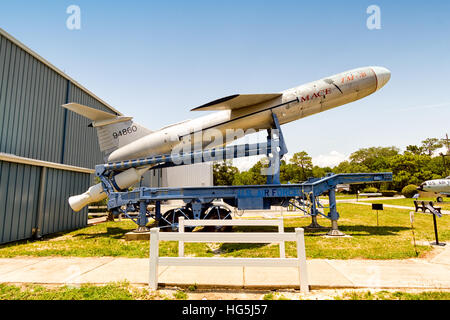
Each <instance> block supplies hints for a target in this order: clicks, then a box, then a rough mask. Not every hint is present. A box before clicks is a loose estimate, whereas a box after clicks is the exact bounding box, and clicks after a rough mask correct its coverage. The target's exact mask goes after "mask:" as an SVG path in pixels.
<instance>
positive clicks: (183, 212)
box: [158, 208, 194, 232]
mask: <svg viewBox="0 0 450 320" xmlns="http://www.w3.org/2000/svg"><path fill="white" fill-rule="evenodd" d="M180 217H184V219H186V220H190V219H193V218H194V214H193V213H192V211H191V210H189V209H186V208H176V209H170V210H168V211H166V213H164V214H163V215H162V217H161V219H159V221H158V227H159V228H160V231H165V232H170V231H175V232H177V231H178V219H179V218H180ZM192 230H194V227H184V231H186V232H191V231H192Z"/></svg>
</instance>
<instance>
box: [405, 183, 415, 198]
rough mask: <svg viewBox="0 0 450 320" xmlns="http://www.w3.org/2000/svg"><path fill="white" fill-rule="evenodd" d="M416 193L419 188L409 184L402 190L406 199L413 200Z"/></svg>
mask: <svg viewBox="0 0 450 320" xmlns="http://www.w3.org/2000/svg"><path fill="white" fill-rule="evenodd" d="M416 193H417V186H416V185H414V184H409V185H407V186H406V187H404V188H403V189H402V194H403V195H404V196H405V197H406V198H412V197H413V195H415V194H416Z"/></svg>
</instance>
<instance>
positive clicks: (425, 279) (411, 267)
mask: <svg viewBox="0 0 450 320" xmlns="http://www.w3.org/2000/svg"><path fill="white" fill-rule="evenodd" d="M329 263H330V265H332V266H333V267H334V268H335V269H337V270H338V271H340V272H341V273H342V274H345V276H346V277H347V278H348V279H349V280H350V281H351V282H353V283H354V285H355V287H358V288H440V289H444V288H450V267H449V266H446V265H438V264H431V263H427V262H423V261H419V260H416V259H408V260H390V261H384V260H348V261H346V260H330V261H329Z"/></svg>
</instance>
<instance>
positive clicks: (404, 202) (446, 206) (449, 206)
mask: <svg viewBox="0 0 450 320" xmlns="http://www.w3.org/2000/svg"><path fill="white" fill-rule="evenodd" d="M444 199H446V198H444ZM414 200H415V199H411V198H400V199H389V200H376V199H370V200H364V202H370V203H373V202H377V203H385V204H394V205H398V206H406V207H411V208H414ZM418 200H419V201H433V202H434V203H433V205H434V206H436V207H441V208H442V210H450V203H439V202H436V199H432V198H419V199H418Z"/></svg>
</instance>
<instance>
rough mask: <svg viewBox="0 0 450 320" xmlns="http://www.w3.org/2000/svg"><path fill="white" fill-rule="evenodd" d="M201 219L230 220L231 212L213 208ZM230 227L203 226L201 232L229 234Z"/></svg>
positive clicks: (217, 207) (216, 207)
mask: <svg viewBox="0 0 450 320" xmlns="http://www.w3.org/2000/svg"><path fill="white" fill-rule="evenodd" d="M202 219H217V220H231V219H232V216H231V211H230V210H227V209H225V208H222V207H219V206H213V207H211V208H210V209H209V210H208V211H206V212H205V215H204V216H203V217H202ZM232 229H233V227H232V226H205V227H203V231H205V232H230V231H232Z"/></svg>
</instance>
